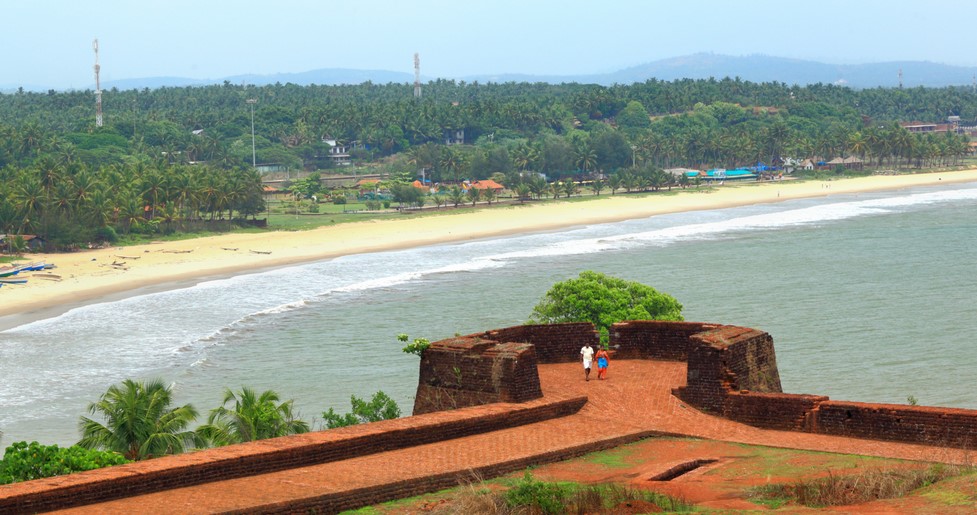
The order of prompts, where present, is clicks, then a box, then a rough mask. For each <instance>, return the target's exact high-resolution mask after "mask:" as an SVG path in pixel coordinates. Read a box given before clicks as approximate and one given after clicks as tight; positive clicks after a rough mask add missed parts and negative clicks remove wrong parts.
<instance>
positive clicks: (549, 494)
mask: <svg viewBox="0 0 977 515" xmlns="http://www.w3.org/2000/svg"><path fill="white" fill-rule="evenodd" d="M480 485H481V484H480V483H479V484H476V483H473V484H470V485H466V486H464V487H462V489H461V491H460V492H459V493H458V495H457V497H456V498H455V499H454V501H453V502H452V503H451V504H450V505H446V506H444V507H442V508H438V509H435V510H432V511H431V513H438V514H445V513H452V514H454V513H464V514H472V515H478V514H494V515H510V514H511V515H515V514H522V513H542V514H569V513H577V514H584V513H588V514H595V513H617V512H620V511H622V507H625V506H627V507H628V508H639V511H645V510H647V511H648V512H653V511H667V512H690V511H693V509H694V506H693V505H691V504H689V503H687V502H685V501H683V500H680V499H674V498H672V497H668V496H666V495H663V494H659V493H656V492H650V491H646V490H637V489H634V488H627V487H623V486H620V485H614V484H607V485H596V486H584V485H580V484H576V483H567V482H557V483H551V482H544V481H537V480H536V479H535V478H533V476H532V474H530V473H529V472H528V471H527V472H526V474H525V475H524V476H523V477H522V479H519V480H515V481H513V482H510V485H509V488H508V490H505V491H502V492H494V491H490V490H488V489H486V488H484V486H480Z"/></svg>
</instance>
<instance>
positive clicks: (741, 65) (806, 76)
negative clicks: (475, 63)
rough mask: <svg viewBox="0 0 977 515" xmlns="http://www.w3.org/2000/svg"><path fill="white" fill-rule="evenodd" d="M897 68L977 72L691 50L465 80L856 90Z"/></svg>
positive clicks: (917, 80)
mask: <svg viewBox="0 0 977 515" xmlns="http://www.w3.org/2000/svg"><path fill="white" fill-rule="evenodd" d="M899 70H902V85H903V87H906V88H912V87H916V86H926V87H945V86H967V85H971V84H972V83H973V78H974V75H975V74H977V68H975V67H962V66H951V65H946V64H938V63H932V62H929V61H894V62H885V63H869V64H826V63H819V62H816V61H804V60H800V59H788V58H784V57H771V56H765V55H751V56H743V57H737V56H729V55H720V54H707V53H702V54H693V55H687V56H682V57H673V58H670V59H662V60H660V61H654V62H650V63H646V64H642V65H639V66H633V67H631V68H626V69H624V70H620V71H617V72H612V73H606V74H600V75H572V76H532V75H518V74H507V75H480V76H474V77H467V78H466V80H478V81H479V82H486V81H493V82H508V81H516V82H550V83H560V82H583V83H595V84H603V85H605V86H608V85H611V84H631V83H635V82H644V81H646V80H648V79H658V80H663V81H674V80H680V79H708V78H710V77H713V78H716V79H717V80H718V79H723V78H724V77H730V78H736V77H739V78H741V79H743V80H745V81H750V82H783V83H786V84H791V85H793V84H799V85H808V84H817V83H822V84H839V85H845V86H849V87H852V88H857V89H865V88H875V87H880V86H881V87H886V88H894V87H897V86H899Z"/></svg>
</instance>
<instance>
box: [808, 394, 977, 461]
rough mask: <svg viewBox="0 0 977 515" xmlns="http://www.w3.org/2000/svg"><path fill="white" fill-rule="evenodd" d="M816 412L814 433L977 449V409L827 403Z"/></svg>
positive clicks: (819, 405) (821, 404)
mask: <svg viewBox="0 0 977 515" xmlns="http://www.w3.org/2000/svg"><path fill="white" fill-rule="evenodd" d="M815 412H816V417H815V419H814V424H815V427H812V428H811V432H814V433H820V434H829V435H838V436H848V437H853V438H869V439H873V440H892V441H898V442H912V443H922V444H927V445H938V446H940V447H954V448H961V449H974V448H977V410H967V409H957V408H935V407H930V406H909V405H901V404H869V403H864V402H839V401H825V402H821V403H819V404H818V406H817V408H816V410H815Z"/></svg>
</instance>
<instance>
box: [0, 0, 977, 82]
mask: <svg viewBox="0 0 977 515" xmlns="http://www.w3.org/2000/svg"><path fill="white" fill-rule="evenodd" d="M0 17H2V19H3V21H4V23H3V24H2V27H0V44H2V48H4V49H5V50H4V52H3V54H2V57H0V87H10V86H14V87H16V86H24V87H25V89H35V88H36V89H42V90H43V89H89V88H90V89H94V84H95V78H94V71H93V65H94V60H95V55H94V52H93V50H92V42H93V40H94V39H96V38H97V39H98V42H99V61H100V65H101V79H102V81H111V80H122V79H132V78H147V77H183V78H191V79H221V78H223V77H228V76H234V75H243V74H252V73H253V74H259V75H270V74H274V73H297V72H305V71H310V70H316V69H321V68H352V69H359V70H388V71H399V72H404V73H409V74H412V73H413V71H414V62H413V59H414V57H413V56H414V53H415V52H417V53H419V54H420V59H421V75H422V77H423V78H425V79H431V78H435V77H444V78H463V77H466V76H471V75H486V74H501V73H524V74H532V75H579V74H591V73H607V72H613V71H617V70H620V69H623V68H628V67H631V66H637V65H640V64H644V63H648V62H652V61H657V60H660V59H666V58H671V57H680V56H685V55H689V54H693V53H698V52H711V53H716V54H724V55H733V56H745V55H753V54H764V55H769V56H775V57H788V58H796V59H805V60H813V61H820V62H825V63H833V64H858V63H868V62H882V61H932V62H936V63H942V64H951V65H959V66H977V52H975V51H974V47H973V44H972V43H970V42H969V41H968V39H969V34H970V25H972V24H973V23H974V20H977V1H975V0H919V1H917V0H885V1H879V0H713V1H708V0H644V1H642V0H590V1H584V0H492V1H485V0H454V1H444V0H413V1H409V0H347V1H343V2H338V1H335V0H276V1H267V0H266V1H260V2H258V1H252V0H238V1H235V2H227V1H223V0H165V1H160V0H99V1H96V2H79V1H78V0H31V1H13V0H7V1H5V2H3V6H2V8H0Z"/></svg>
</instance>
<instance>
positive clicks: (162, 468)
mask: <svg viewBox="0 0 977 515" xmlns="http://www.w3.org/2000/svg"><path fill="white" fill-rule="evenodd" d="M586 402H587V399H586V397H575V398H568V399H560V400H549V401H547V400H538V401H534V402H530V403H526V404H518V405H517V404H494V405H488V406H479V407H473V408H468V409H459V410H452V411H443V412H439V413H431V414H428V415H423V416H417V417H406V418H399V419H396V420H384V421H381V422H375V423H372V424H362V425H358V426H351V427H344V428H338V429H332V430H329V431H318V432H313V433H305V434H301V435H293V436H286V437H282V438H272V439H268V440H261V441H257V442H251V443H247V444H240V445H232V446H228V447H218V448H215V449H207V450H202V451H198V452H192V453H187V454H180V455H175V456H165V457H162V458H156V459H152V460H146V461H140V462H136V463H130V464H127V465H118V466H115V467H108V468H103V469H98V470H91V471H88V472H79V473H75V474H70V475H67V476H59V477H52V478H46V479H37V480H34V481H25V482H22V483H14V484H10V485H0V513H34V512H41V511H47V510H53V509H58V508H66V507H70V506H81V505H85V504H93V503H97V502H103V501H107V500H111V499H118V498H123V497H131V496H134V495H140V494H145V493H149V492H158V491H163V490H171V489H174V488H181V487H187V486H192V485H199V484H202V483H208V482H212V481H222V480H226V479H233V478H239V477H246V476H254V475H258V474H266V473H269V472H274V471H278V470H286V469H291V468H297V467H304V466H309V465H314V464H319V463H328V462H331V461H339V460H345V459H349V458H354V457H357V456H363V455H367V454H373V453H378V452H384V451H389V450H394V449H402V448H407V447H412V446H417V445H423V444H427V443H432V442H438V441H442V440H449V439H453V438H460V437H463V436H468V435H473V434H479V433H485V432H490V431H497V430H500V429H504V428H509V427H516V426H520V425H525V424H532V423H535V422H539V421H542V420H548V419H551V418H555V417H562V416H567V415H571V414H573V413H576V412H577V411H579V410H580V408H581V407H583V405H584V404H585V403H586ZM422 486H423V485H413V486H412V488H418V487H422ZM423 491H427V490H423ZM360 506H362V504H360Z"/></svg>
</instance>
